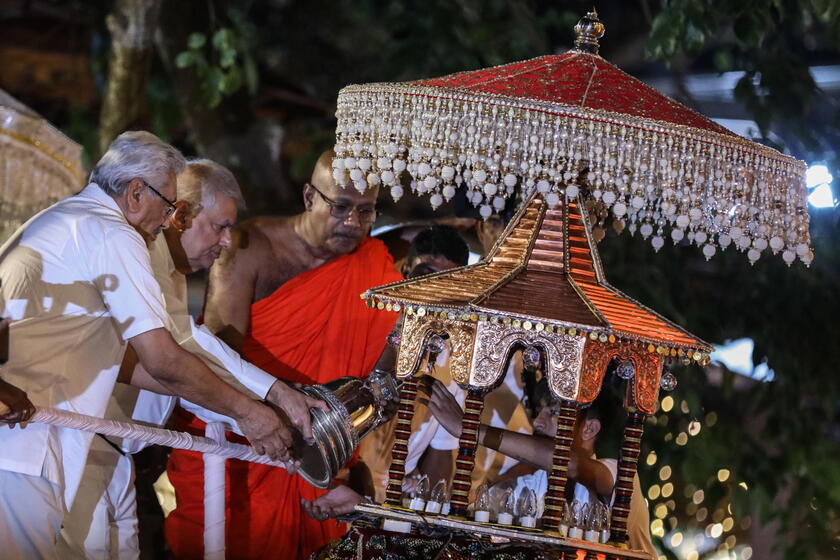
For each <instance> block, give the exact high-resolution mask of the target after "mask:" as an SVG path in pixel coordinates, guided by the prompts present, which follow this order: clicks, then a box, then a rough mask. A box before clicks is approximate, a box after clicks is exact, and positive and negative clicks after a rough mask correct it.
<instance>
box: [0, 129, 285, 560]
mask: <svg viewBox="0 0 840 560" xmlns="http://www.w3.org/2000/svg"><path fill="white" fill-rule="evenodd" d="M184 165H185V162H184V159H183V156H181V154H180V153H179V152H178V151H177V150H176V149H175V148H173V147H172V146H169V145H168V144H165V143H164V142H162V141H161V140H160V139H158V138H157V137H156V136H154V135H153V134H150V133H148V132H126V133H123V134H121V135H120V136H119V137H117V139H115V140H114V142H113V143H112V144H111V146H110V147H109V149H108V151H107V152H106V153H105V155H104V156H102V158H101V159H100V160H99V162H98V163H97V165H96V166H95V168H94V169H93V171H92V173H91V177H90V184H88V185H87V187H85V188H84V190H82V191H81V192H80V193H79V194H77V195H75V196H72V197H70V198H67V199H65V200H62V201H60V202H58V203H57V204H55V205H53V206H52V207H50V208H48V209H47V210H45V211H43V212H42V213H40V214H39V215H37V216H36V217H34V218H33V219H31V220H30V221H29V222H27V223H26V224H24V226H22V227H21V229H19V230H18V231H17V232H16V233H15V234H14V235H13V236H12V238H11V239H10V240H9V241H8V242H7V243H6V244H5V245H4V246H3V248H2V249H0V281H2V286H1V287H0V295H2V301H3V312H2V315H3V317H5V318H11V319H12V320H13V322H12V325H11V327H10V348H11V350H10V357H9V361H8V362H7V363H6V364H5V365H4V366H3V368H2V369H0V378H2V380H3V383H2V384H0V405H2V406H0V422H6V423H9V424H10V425H11V424H12V423H17V422H21V421H25V420H27V419H28V415H29V414H31V412H32V405H34V406H38V407H54V408H58V409H63V410H68V411H73V412H78V413H83V414H87V415H91V416H96V417H102V416H103V415H104V413H105V410H106V407H107V405H108V400H109V397H110V396H111V393H112V391H113V389H114V384H115V383H116V379H117V375H118V373H119V371H120V366H121V364H122V362H123V357H124V354H125V351H126V347H127V345H128V346H130V347H131V348H132V349H133V351H134V352H135V354H136V356H137V359H138V360H139V363H140V364H141V365H142V369H143V370H144V372H145V373H146V374H147V377H148V379H150V380H153V381H154V383H156V384H157V385H158V386H162V387H165V388H166V389H167V390H168V391H169V392H171V393H172V394H175V395H178V396H181V397H184V398H186V399H189V400H190V401H192V402H194V403H196V404H198V405H201V406H203V407H205V408H207V409H209V410H212V411H214V412H217V413H220V414H223V415H226V416H229V417H230V418H232V419H233V420H234V421H235V422H236V423H237V425H238V426H239V428H240V429H241V431H242V432H243V434H245V435H246V437H248V439H249V440H250V442H251V444H252V445H253V446H254V449H255V450H256V451H257V452H258V453H265V454H267V455H268V456H269V457H271V458H273V459H276V460H283V461H284V460H288V459H290V451H289V449H290V446H291V445H292V437H291V433H290V431H289V428H288V426H287V424H286V422H285V421H284V420H282V419H281V418H280V417H279V416H278V415H277V413H276V412H275V411H274V410H272V409H271V408H270V407H269V406H267V405H265V404H262V403H260V402H259V401H257V400H255V399H253V398H251V397H250V396H249V395H247V394H245V393H243V392H240V391H238V390H236V389H235V388H234V387H232V386H231V385H229V384H227V383H225V382H224V381H222V380H221V379H219V377H217V376H216V375H215V374H214V373H213V372H212V371H211V370H210V369H209V368H208V367H207V366H206V365H205V364H204V363H203V362H202V361H201V360H200V359H198V358H196V357H195V356H193V355H192V354H190V353H189V352H187V351H185V350H183V349H182V348H181V347H180V346H178V344H177V343H176V341H175V340H174V339H173V338H172V336H171V335H170V333H169V331H168V330H167V326H168V322H169V316H168V314H167V313H166V309H165V305H164V302H163V297H162V295H161V291H160V286H159V285H158V283H157V281H156V280H155V278H154V275H153V273H152V270H151V266H150V260H149V252H148V248H147V246H146V240H152V239H154V238H155V237H156V236H157V234H158V233H160V231H161V230H162V229H163V228H164V227H165V224H166V222H167V220H168V218H169V217H170V215H171V214H172V212H173V211H174V210H175V209H176V207H175V200H174V199H175V196H176V192H175V191H176V187H175V179H176V175H177V174H178V173H179V172H181V171H182V170H183V169H184ZM23 394H25V395H23ZM27 403H28V404H27ZM92 437H93V435H92V434H91V433H89V432H83V431H77V430H70V429H62V428H55V427H52V426H49V425H45V424H39V423H30V424H26V425H22V426H20V427H15V428H13V429H4V430H0V449H2V453H0V543H3V557H4V558H26V559H33V558H57V557H58V556H57V552H56V548H55V545H56V540H57V537H58V533H59V530H60V527H61V523H62V520H63V518H64V515H65V513H66V511H67V510H69V509H70V508H71V507H72V505H73V502H74V499H75V497H76V491H77V489H78V487H79V482H80V480H81V477H82V473H83V471H84V466H85V463H86V459H87V454H88V449H89V447H90V442H91V439H92Z"/></svg>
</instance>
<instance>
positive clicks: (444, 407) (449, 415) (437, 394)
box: [417, 375, 464, 438]
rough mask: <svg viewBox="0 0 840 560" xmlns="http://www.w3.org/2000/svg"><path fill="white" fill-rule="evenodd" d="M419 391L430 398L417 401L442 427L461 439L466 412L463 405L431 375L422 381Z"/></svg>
mask: <svg viewBox="0 0 840 560" xmlns="http://www.w3.org/2000/svg"><path fill="white" fill-rule="evenodd" d="M418 389H419V390H420V392H422V393H424V394H425V395H426V396H427V397H428V398H423V397H421V398H419V399H417V402H419V403H421V404H424V405H426V406H428V407H429V410H430V411H431V413H432V414H434V416H435V418H437V419H438V422H440V425H441V426H443V428H444V429H445V430H446V431H447V432H449V433H450V434H451V435H453V436H454V437H456V438H460V437H461V427H462V426H461V422H462V420H463V418H464V411H463V410H461V405H460V404H458V401H457V400H455V397H454V396H453V395H452V393H450V392H449V391H448V390H447V389H446V386H444V384H443V383H441V382H440V381H438V380H437V379H435V378H434V377H432V376H430V375H427V376H424V377H422V378H421V379H420V383H419V384H418Z"/></svg>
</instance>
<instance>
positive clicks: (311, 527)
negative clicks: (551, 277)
mask: <svg viewBox="0 0 840 560" xmlns="http://www.w3.org/2000/svg"><path fill="white" fill-rule="evenodd" d="M332 159H333V154H332V153H331V152H328V153H324V154H322V155H321V157H320V158H319V159H318V162H317V163H316V166H315V170H314V171H313V173H312V178H311V181H310V182H309V183H308V184H307V185H306V186H305V187H304V189H303V199H304V204H305V211H304V212H302V213H301V214H298V215H295V216H291V217H282V218H280V217H259V218H254V219H252V220H249V221H246V222H244V223H243V224H242V225H241V226H240V227H239V228H238V229H237V231H236V236H235V240H234V244H233V247H231V249H229V250H227V251H225V252H224V253H223V254H222V256H221V258H220V259H219V260H218V261H217V262H216V264H215V265H214V266H213V268H212V269H211V273H210V284H209V289H208V294H207V302H206V308H205V321H206V323H207V325H208V326H209V327H210V329H211V330H213V331H214V332H216V333H217V334H218V335H219V336H220V337H221V338H222V339H224V340H225V341H226V342H227V343H228V344H229V345H230V346H231V347H233V348H234V349H237V350H239V351H240V353H241V354H242V356H243V357H244V358H245V359H247V360H248V361H250V362H251V363H253V364H254V365H256V366H258V367H260V368H262V369H263V370H265V371H267V372H269V373H271V374H273V375H276V376H277V377H280V378H284V379H289V380H292V381H297V382H300V383H306V384H312V383H326V382H328V381H331V380H334V379H336V378H338V377H343V376H348V375H352V376H357V377H362V376H366V375H367V374H368V373H369V372H370V371H371V369H373V367H374V365H376V363H377V359H378V358H379V356H380V354H381V353H382V350H383V348H384V346H385V338H386V336H387V334H388V333H389V332H390V330H391V328H392V326H393V324H394V321H395V320H396V314H393V313H388V312H384V311H375V310H369V309H367V308H366V307H365V305H364V303H363V301H362V300H361V299H360V298H359V294H361V293H362V292H364V291H365V290H367V289H368V288H371V287H373V286H377V285H381V284H387V283H389V282H395V281H397V280H400V279H401V276H400V274H399V273H398V272H397V271H396V269H395V267H394V264H393V260H392V258H391V256H390V255H389V253H388V251H387V249H386V248H385V245H384V244H383V243H381V242H380V241H378V240H375V239H372V238H370V237H368V234H369V232H370V227H371V224H372V223H373V220H374V218H375V217H376V197H377V194H378V192H377V189H376V188H370V189H368V190H366V191H365V192H363V193H360V192H358V191H357V190H355V189H354V188H353V187H352V186H351V187H347V188H344V187H342V186H340V185H338V184H336V182H335V180H334V179H333V173H332ZM181 418H182V421H183V422H184V423H186V426H185V425H184V424H182V425H180V426H179V428H189V429H192V430H196V431H199V432H200V431H201V430H203V425H202V423H201V422H200V421H199V420H197V419H192V418H184V417H183V415H181ZM202 469H203V467H202V462H201V457H200V456H199V455H197V454H194V453H192V452H180V451H176V452H173V454H172V456H171V457H170V460H169V465H168V467H167V472H168V474H169V479H170V480H171V482H172V484H173V485H174V487H175V492H176V497H177V508H176V509H175V510H174V511H173V512H172V513H171V514H170V515H169V517H167V519H166V535H167V540H168V542H169V545H170V547H171V549H172V551H173V555H174V557H175V558H177V559H179V560H181V559H185V558H201V557H202V554H203V550H202V531H203V522H202V520H203V503H202V491H201V488H202V472H203V471H202ZM228 487H229V488H230V494H231V496H232V497H231V499H229V500H228V503H227V530H226V533H227V535H226V536H227V541H226V548H227V551H228V552H227V554H228V557H229V558H238V559H247V558H260V559H272V558H277V559H282V560H292V559H295V558H306V557H308V556H309V554H310V553H311V552H313V551H315V550H317V549H319V548H321V547H322V546H323V545H325V544H326V543H328V542H329V541H330V540H332V539H333V538H336V537H339V536H341V535H342V534H343V533H344V528H343V526H341V525H339V524H338V523H337V522H335V521H333V520H327V521H325V522H320V521H316V520H313V519H311V518H309V517H308V516H307V515H306V514H305V513H304V512H303V510H302V509H301V506H300V505H299V504H300V500H301V498H303V499H306V500H312V499H315V498H316V497H318V496H320V495H321V494H323V492H322V491H319V490H316V489H315V488H313V487H311V486H309V485H308V484H307V483H306V482H304V480H303V479H302V478H300V477H299V476H297V475H289V474H287V472H286V471H284V470H282V469H277V468H271V467H266V466H264V465H258V464H254V463H243V462H240V461H228Z"/></svg>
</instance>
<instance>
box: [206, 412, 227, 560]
mask: <svg viewBox="0 0 840 560" xmlns="http://www.w3.org/2000/svg"><path fill="white" fill-rule="evenodd" d="M204 435H206V436H207V437H208V438H210V439H212V440H214V441H224V440H225V426H224V424H222V423H221V422H210V423H209V424H207V427H206V428H205V430H204ZM204 560H225V458H224V457H220V456H219V455H211V454H209V453H205V454H204Z"/></svg>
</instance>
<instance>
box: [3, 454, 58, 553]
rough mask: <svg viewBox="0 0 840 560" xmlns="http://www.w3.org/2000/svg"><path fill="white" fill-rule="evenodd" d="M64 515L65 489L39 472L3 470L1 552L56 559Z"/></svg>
mask: <svg viewBox="0 0 840 560" xmlns="http://www.w3.org/2000/svg"><path fill="white" fill-rule="evenodd" d="M63 516H64V497H63V495H62V492H61V489H60V488H59V487H58V486H57V485H55V484H53V483H52V482H50V481H49V480H47V479H46V478H41V477H39V476H29V475H25V474H20V473H16V472H11V471H2V470H0V556H2V558H4V560H56V559H58V558H59V556H58V554H57V552H56V544H55V543H56V539H57V538H58V532H59V530H60V528H61V518H62V517H63Z"/></svg>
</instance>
